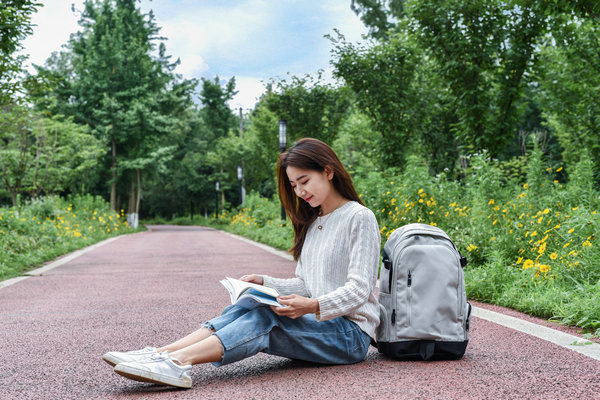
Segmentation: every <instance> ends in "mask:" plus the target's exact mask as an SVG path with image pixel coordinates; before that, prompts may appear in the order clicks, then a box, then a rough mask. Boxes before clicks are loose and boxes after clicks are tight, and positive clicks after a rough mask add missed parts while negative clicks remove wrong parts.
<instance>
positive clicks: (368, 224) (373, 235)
mask: <svg viewBox="0 0 600 400" xmlns="http://www.w3.org/2000/svg"><path fill="white" fill-rule="evenodd" d="M348 230H349V231H348V236H347V239H348V241H349V243H348V249H349V265H348V266H347V267H346V268H347V277H346V282H345V284H344V285H343V286H340V287H338V288H337V289H336V290H334V291H332V292H329V293H325V294H323V295H321V296H319V297H317V300H318V301H319V310H320V312H319V313H318V314H317V318H318V319H319V320H322V321H325V320H330V319H333V318H336V317H339V316H343V315H348V314H350V313H351V312H352V311H354V310H356V309H357V308H359V307H361V306H363V305H364V304H365V303H366V302H367V301H368V299H369V296H370V295H371V294H372V293H373V292H374V290H375V288H374V284H375V281H376V276H377V267H378V264H379V251H380V243H381V237H380V234H379V227H378V224H377V220H376V218H375V215H374V214H373V212H372V211H371V210H369V209H363V210H361V211H360V212H358V213H356V214H355V215H354V216H353V218H352V219H351V221H350V225H349V227H348ZM340 267H343V266H339V267H338V268H340Z"/></svg>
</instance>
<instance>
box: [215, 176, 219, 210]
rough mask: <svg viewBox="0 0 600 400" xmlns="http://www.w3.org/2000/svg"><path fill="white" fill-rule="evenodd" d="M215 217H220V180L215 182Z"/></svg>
mask: <svg viewBox="0 0 600 400" xmlns="http://www.w3.org/2000/svg"><path fill="white" fill-rule="evenodd" d="M215 200H216V201H215V217H216V218H217V219H219V181H217V182H216V183H215Z"/></svg>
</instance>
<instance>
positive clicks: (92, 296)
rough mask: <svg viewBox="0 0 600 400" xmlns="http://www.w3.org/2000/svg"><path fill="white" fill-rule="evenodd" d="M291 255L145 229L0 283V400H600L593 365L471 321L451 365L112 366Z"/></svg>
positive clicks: (179, 330) (277, 272)
mask: <svg viewBox="0 0 600 400" xmlns="http://www.w3.org/2000/svg"><path fill="white" fill-rule="evenodd" d="M293 271H294V264H293V263H292V262H290V261H287V260H285V259H283V258H281V257H278V256H276V255H273V254H270V253H268V252H266V251H264V250H261V249H259V248H257V247H255V246H253V245H251V244H248V243H245V242H242V241H239V240H237V239H235V238H232V237H230V236H228V235H225V234H223V233H221V232H218V231H213V230H208V229H202V228H185V227H156V229H155V230H153V231H151V232H144V233H141V234H135V235H131V236H126V237H122V238H120V239H118V240H116V241H114V242H112V243H109V244H107V245H105V246H102V247H99V248H97V249H95V250H93V251H90V252H88V253H86V254H84V255H82V256H81V257H78V258H76V259H75V260H72V261H70V262H68V263H67V264H65V265H63V266H61V267H59V268H56V269H53V270H51V271H49V272H47V273H45V274H44V275H42V276H39V277H31V278H28V279H26V280H24V281H22V282H19V283H16V284H14V285H11V286H8V287H6V288H3V289H0V344H1V346H2V347H1V349H2V350H1V351H0V399H3V400H7V399H124V398H126V399H129V398H131V399H200V398H202V399H203V398H210V399H234V398H235V399H263V400H266V399H347V398H352V399H354V398H359V399H360V398H365V399H371V398H376V397H379V398H385V399H580V400H583V399H600V395H599V394H598V393H600V381H599V379H598V376H599V373H600V362H599V361H595V360H593V359H591V358H588V357H586V356H583V355H580V354H578V353H576V352H573V351H570V350H567V349H564V348H561V347H559V346H556V345H552V344H549V343H547V342H545V341H543V340H540V339H536V338H534V337H531V336H528V335H526V334H523V333H519V332H516V331H513V330H511V329H509V328H505V327H502V326H499V325H496V324H494V323H491V322H487V321H484V320H481V319H477V318H475V319H474V321H473V324H472V331H471V341H470V343H469V347H468V348H467V353H466V355H465V357H464V358H463V359H462V360H459V361H451V362H397V361H393V360H388V359H386V358H384V357H382V356H381V355H379V354H378V353H377V351H376V350H375V349H373V348H372V349H371V351H370V353H369V356H368V358H367V360H366V361H364V362H362V363H359V364H355V365H351V366H327V367H322V366H315V365H312V364H307V363H300V362H296V361H291V360H287V359H283V358H278V357H273V356H267V355H262V354H261V355H258V356H255V357H253V358H250V359H247V360H243V361H241V362H239V363H237V364H233V365H229V366H224V367H221V368H215V367H213V366H211V365H205V366H195V367H194V369H193V372H192V378H193V379H194V386H193V387H192V388H191V389H189V390H180V389H171V388H166V387H162V386H155V385H150V384H143V383H138V382H134V381H130V380H127V379H125V378H122V377H120V376H118V375H116V374H114V373H113V372H112V369H111V367H110V366H109V365H108V364H106V363H105V362H104V361H102V359H101V356H102V354H103V353H105V352H106V351H109V350H130V349H137V348H140V347H144V346H146V345H162V344H165V343H166V342H170V341H172V340H174V339H176V338H179V337H180V336H182V335H184V334H187V333H189V332H190V331H192V330H194V329H196V328H197V327H198V326H199V325H200V323H201V322H202V321H204V320H206V319H208V318H211V317H213V316H214V315H215V314H216V313H218V312H219V311H220V310H221V309H222V308H223V307H224V306H225V305H227V303H228V295H227V293H226V291H225V289H224V288H222V287H221V285H220V284H219V283H218V281H219V280H220V279H221V278H222V277H224V276H226V275H227V276H234V277H238V276H241V275H243V274H246V273H250V272H264V273H267V274H270V275H273V276H280V277H286V276H290V275H291V274H293Z"/></svg>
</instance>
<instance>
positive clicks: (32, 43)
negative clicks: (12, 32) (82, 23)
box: [23, 0, 81, 67]
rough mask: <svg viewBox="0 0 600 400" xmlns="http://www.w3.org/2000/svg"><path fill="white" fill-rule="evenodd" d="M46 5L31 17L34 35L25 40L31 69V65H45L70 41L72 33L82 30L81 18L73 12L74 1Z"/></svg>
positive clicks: (24, 44) (54, 0)
mask: <svg viewBox="0 0 600 400" xmlns="http://www.w3.org/2000/svg"><path fill="white" fill-rule="evenodd" d="M45 3H46V4H44V5H43V6H42V7H39V8H38V10H37V12H36V13H35V14H33V15H32V17H31V22H32V24H33V25H34V26H33V35H31V36H28V37H27V38H25V40H23V47H24V48H25V51H24V53H25V54H28V55H29V62H28V63H27V64H26V67H30V64H31V63H34V64H38V65H43V64H44V63H45V62H46V60H47V59H48V57H50V55H51V54H52V52H54V51H59V50H60V49H61V46H62V45H64V44H66V43H67V42H68V41H69V36H70V35H71V33H74V32H77V31H78V30H79V28H80V27H79V25H78V24H77V21H78V19H79V17H78V16H76V15H75V14H74V13H73V12H72V11H71V3H73V1H64V0H62V1H56V0H53V1H51V2H48V1H46V2H45ZM48 3H49V4H48ZM79 8H81V7H79Z"/></svg>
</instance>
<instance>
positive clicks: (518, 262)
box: [517, 257, 523, 265]
mask: <svg viewBox="0 0 600 400" xmlns="http://www.w3.org/2000/svg"><path fill="white" fill-rule="evenodd" d="M521 261H523V257H519V258H518V259H517V265H519V264H521Z"/></svg>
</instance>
